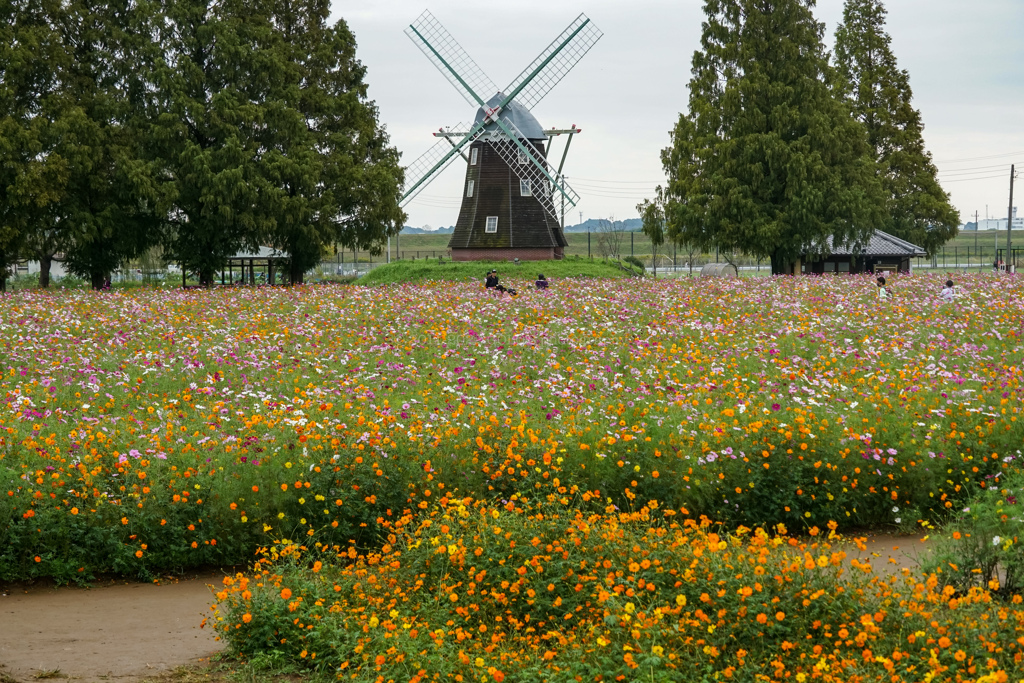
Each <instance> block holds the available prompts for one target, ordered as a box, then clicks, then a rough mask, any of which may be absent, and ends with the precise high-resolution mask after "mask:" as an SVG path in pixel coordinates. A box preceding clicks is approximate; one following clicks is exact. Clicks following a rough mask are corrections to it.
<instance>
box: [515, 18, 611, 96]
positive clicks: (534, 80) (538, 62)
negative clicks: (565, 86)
mask: <svg viewBox="0 0 1024 683" xmlns="http://www.w3.org/2000/svg"><path fill="white" fill-rule="evenodd" d="M602 35H604V34H602V33H601V29H599V28H597V26H595V25H594V23H593V22H592V21H590V19H589V18H587V16H586V15H585V14H581V15H579V16H578V17H576V20H575V21H573V22H572V23H571V24H569V26H568V27H567V28H566V29H565V30H564V31H562V33H561V34H560V35H559V36H558V37H557V38H555V39H554V40H553V41H551V44H550V45H548V46H547V47H546V48H545V49H544V51H543V52H541V53H540V54H539V55H538V56H537V58H536V59H534V60H533V62H531V63H530V65H529V66H528V67H526V68H525V69H523V72H522V73H521V74H519V75H518V76H516V78H515V79H514V80H513V81H512V82H511V83H510V84H509V86H508V87H507V88H505V92H506V93H508V98H507V99H509V100H511V99H515V101H516V102H518V103H519V104H521V105H523V106H524V107H526V108H527V109H533V108H534V107H535V106H536V105H537V103H538V102H540V101H541V100H542V99H544V96H545V95H547V94H548V93H549V92H551V89H552V88H554V87H555V86H556V85H558V82H559V81H561V80H562V78H564V77H565V75H566V74H567V73H569V72H570V71H572V68H573V67H574V66H576V64H577V63H579V61H580V60H581V59H583V56H584V55H585V54H587V52H589V51H590V48H592V47H593V46H594V44H595V43H596V42H597V41H598V40H600V39H601V36H602Z"/></svg>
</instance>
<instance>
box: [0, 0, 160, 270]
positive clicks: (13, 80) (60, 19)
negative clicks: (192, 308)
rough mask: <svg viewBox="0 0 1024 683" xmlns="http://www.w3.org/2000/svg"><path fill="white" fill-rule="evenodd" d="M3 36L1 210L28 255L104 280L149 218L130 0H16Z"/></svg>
mask: <svg viewBox="0 0 1024 683" xmlns="http://www.w3.org/2000/svg"><path fill="white" fill-rule="evenodd" d="M11 11H12V12H13V16H12V20H11V27H10V29H9V31H11V33H12V40H11V41H6V40H5V41H4V46H5V47H4V48H3V50H4V54H5V56H4V57H3V58H0V62H2V63H4V65H5V66H4V67H3V68H4V70H5V73H4V79H3V80H4V91H5V93H6V94H5V95H4V96H0V100H3V102H4V104H0V107H2V108H3V110H4V111H5V113H6V115H4V116H3V123H2V124H0V125H2V126H3V128H4V135H3V138H4V140H5V142H6V144H5V145H4V150H3V152H0V154H2V155H3V156H4V157H5V160H4V163H3V164H2V165H3V166H4V168H5V170H6V173H7V174H8V175H9V176H10V179H9V182H5V183H4V184H3V186H4V188H5V192H6V195H7V196H6V197H4V198H3V202H0V205H2V209H0V210H2V211H3V213H4V214H5V221H4V222H5V223H6V224H7V225H8V226H12V225H15V226H18V230H19V247H20V249H21V253H22V255H24V256H27V257H30V258H34V259H38V260H39V261H40V264H41V266H42V268H41V272H40V285H41V286H43V287H45V286H47V285H48V281H49V264H50V261H51V259H52V257H53V256H54V254H55V253H56V252H58V251H64V252H65V253H66V266H67V268H68V270H70V271H71V272H74V273H76V274H78V275H81V276H83V277H87V278H89V279H90V280H91V282H92V284H93V286H94V287H100V286H102V284H103V282H104V281H105V280H106V278H107V276H108V274H109V273H110V272H111V270H113V269H114V268H116V267H117V266H118V265H119V264H120V263H121V262H122V261H123V260H125V259H127V258H131V257H132V256H134V255H135V254H137V253H138V252H139V251H140V250H141V249H142V248H144V247H145V245H146V242H147V238H148V236H149V235H150V227H151V226H152V224H153V214H152V211H151V209H152V205H151V202H147V197H146V194H147V188H148V187H149V186H150V185H151V184H150V183H149V182H148V177H147V173H146V165H145V163H144V162H142V161H141V160H140V158H139V151H140V150H139V145H138V135H137V133H138V128H137V126H135V125H134V124H135V123H136V122H137V116H135V114H134V113H133V112H134V111H135V110H134V109H133V104H132V97H133V96H136V97H137V95H138V94H139V93H140V92H141V90H142V88H141V83H140V80H139V77H138V69H137V68H136V66H137V65H136V63H135V61H134V55H135V52H136V50H135V47H136V46H135V45H134V44H132V42H131V40H130V36H131V35H132V33H133V31H134V28H133V23H134V22H135V21H136V20H137V18H138V14H139V9H138V7H137V6H136V5H135V4H134V3H133V2H130V1H129V0H122V1H121V2H100V1H98V0H72V1H69V2H47V1H45V0H19V2H17V3H16V4H15V5H14V6H13V7H12V8H11Z"/></svg>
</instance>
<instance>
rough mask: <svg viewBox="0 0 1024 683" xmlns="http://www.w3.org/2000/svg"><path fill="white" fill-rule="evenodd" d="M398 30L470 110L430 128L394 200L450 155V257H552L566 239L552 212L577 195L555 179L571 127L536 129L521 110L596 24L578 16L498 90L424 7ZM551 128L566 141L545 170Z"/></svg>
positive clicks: (561, 70) (581, 50) (546, 87)
mask: <svg viewBox="0 0 1024 683" xmlns="http://www.w3.org/2000/svg"><path fill="white" fill-rule="evenodd" d="M405 33H406V35H407V36H409V38H410V39H412V41H413V42H414V43H415V44H416V46H417V47H418V48H419V49H420V50H421V51H422V52H423V54H424V55H426V57H427V59H429V60H430V62H431V63H432V64H433V65H434V66H436V67H437V69H438V70H439V71H440V72H441V73H442V74H443V75H444V77H445V78H447V79H448V81H449V82H450V83H451V84H452V85H453V86H454V87H455V89H456V90H458V91H459V94H461V95H462V96H463V97H464V98H465V99H466V101H467V102H469V103H470V104H471V105H473V106H474V107H477V108H478V109H477V112H476V117H475V118H474V120H473V123H472V124H469V125H466V124H463V125H459V126H454V127H451V128H442V129H440V130H439V131H438V132H437V133H434V136H435V137H438V138H440V139H439V140H438V141H437V142H436V143H435V144H434V146H433V147H431V148H430V149H429V150H427V152H426V153H425V154H423V155H422V156H421V157H419V158H418V159H416V160H415V161H413V162H412V163H411V164H410V165H409V166H408V168H407V169H406V182H407V185H406V187H407V188H408V189H407V190H406V191H405V194H404V195H403V197H402V204H403V205H404V204H405V203H407V202H409V201H410V200H411V199H413V198H414V197H415V196H416V195H417V194H418V193H419V192H420V191H421V190H422V189H423V188H424V187H426V185H427V184H428V183H430V182H431V181H432V180H433V179H434V178H436V177H437V176H438V175H439V174H440V173H441V172H442V171H443V170H444V169H446V168H447V167H448V166H449V165H450V164H451V163H452V162H453V161H455V159H456V157H459V158H461V159H463V160H464V161H466V179H465V182H464V183H463V192H462V207H461V209H460V210H459V218H458V221H457V222H456V224H455V231H454V233H453V234H452V238H451V241H450V242H449V243H448V247H449V249H450V250H451V253H452V258H453V259H454V260H456V261H470V260H484V259H486V260H506V259H511V258H519V259H522V260H539V259H551V258H561V257H562V255H563V249H564V247H565V246H566V244H567V243H566V241H565V235H564V234H563V233H562V223H561V222H560V221H559V220H558V209H559V208H561V210H562V216H563V217H564V215H565V205H566V204H568V205H569V207H570V208H571V207H573V206H576V202H577V201H579V195H577V194H576V192H574V191H573V189H572V188H571V187H569V185H568V183H566V182H565V179H564V178H563V177H562V166H563V165H564V164H565V157H566V154H567V153H568V151H569V144H570V143H571V142H572V136H573V135H575V134H576V133H579V132H581V131H580V129H579V128H577V127H576V125H575V124H573V126H572V127H571V128H568V129H549V130H547V131H545V130H544V129H543V128H542V127H541V125H540V123H538V122H537V119H536V118H534V116H533V114H531V113H530V110H531V109H533V107H534V106H535V105H536V104H537V103H538V102H540V101H541V100H542V99H543V98H544V96H545V95H547V94H548V93H549V92H550V91H551V89H552V88H554V87H555V85H557V84H558V82H559V81H561V80H562V78H563V77H564V76H565V75H566V74H567V73H569V71H570V70H572V68H573V67H574V66H576V64H577V63H578V62H579V61H580V60H581V59H582V58H583V56H584V55H585V54H586V53H587V52H588V51H589V50H590V48H591V47H593V46H594V44H595V43H596V42H597V41H598V40H599V39H600V38H601V35H602V34H601V31H600V30H599V29H598V28H597V27H596V26H594V24H593V23H592V22H591V21H590V19H588V18H587V17H586V16H585V15H583V14H581V15H579V16H578V17H576V19H575V20H574V21H573V22H572V23H571V24H569V26H568V27H567V28H566V29H565V30H564V31H562V33H561V34H560V35H559V36H558V37H557V38H555V40H554V41H552V43H551V44H550V45H548V46H547V48H545V49H544V50H543V51H542V52H541V53H540V55H538V56H537V58H536V59H534V60H533V62H531V63H530V65H529V66H527V67H526V68H525V69H523V71H522V73H520V74H519V75H518V76H516V78H515V79H513V81H512V82H511V83H510V84H509V85H508V87H506V88H505V89H504V90H500V91H499V90H497V88H496V87H495V85H494V83H493V82H492V81H491V79H490V78H488V77H487V75H486V74H484V72H483V70H481V69H480V67H479V66H477V64H476V62H474V61H473V59H472V58H471V57H470V56H469V55H468V54H467V53H466V51H465V50H464V49H463V48H462V46H461V45H459V43H458V42H457V41H456V40H455V39H454V38H453V37H452V36H451V34H449V33H448V31H447V30H446V29H445V28H444V27H443V26H442V25H441V23H440V22H438V21H437V19H435V18H434V17H433V16H432V15H431V14H430V12H424V13H423V14H421V15H420V16H419V17H418V18H417V19H416V20H415V21H414V22H413V23H412V24H410V25H409V27H408V28H407V29H406V31H405ZM492 93H494V94H492ZM485 98H487V99H485ZM560 135H568V138H567V142H566V145H565V149H564V150H563V153H562V160H561V162H560V163H559V165H558V168H557V169H555V168H554V167H553V166H552V165H551V164H549V163H548V159H547V154H548V152H550V149H551V140H552V138H553V137H555V136H560Z"/></svg>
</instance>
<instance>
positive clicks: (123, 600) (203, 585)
mask: <svg viewBox="0 0 1024 683" xmlns="http://www.w3.org/2000/svg"><path fill="white" fill-rule="evenodd" d="M221 576H223V575H222V574H209V575H205V576H201V577H197V578H191V579H187V580H170V581H163V582H161V583H160V584H159V585H157V584H145V583H125V582H123V581H121V582H117V583H107V584H102V585H98V586H96V587H93V588H88V589H83V588H67V587H65V588H32V587H29V588H7V589H5V591H4V592H3V593H2V594H0V683H10V681H18V682H19V683H20V682H21V681H30V680H38V679H42V678H70V679H74V680H78V681H82V682H83V683H91V682H93V681H115V682H117V683H135V682H136V681H140V680H143V679H146V678H152V677H155V676H157V675H158V674H161V673H164V672H168V671H172V670H174V669H176V668H178V667H181V666H189V665H196V664H199V663H200V660H203V659H208V658H209V657H210V656H211V655H212V654H214V653H216V652H218V651H219V650H220V649H221V644H220V643H219V642H218V641H216V640H214V636H215V634H214V633H213V630H212V629H210V628H204V629H200V627H199V625H200V623H201V622H202V620H203V617H204V616H209V615H210V614H211V612H210V609H209V608H210V605H212V604H213V603H214V601H215V598H214V596H213V594H212V593H211V592H210V589H209V588H208V587H207V585H208V584H214V585H219V584H220V578H221ZM4 676H6V679H4Z"/></svg>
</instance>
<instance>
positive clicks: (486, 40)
mask: <svg viewBox="0 0 1024 683" xmlns="http://www.w3.org/2000/svg"><path fill="white" fill-rule="evenodd" d="M428 2H429V4H427V3H428ZM702 7H703V2H701V1H700V0H675V1H672V0H581V1H578V2H551V1H541V0H517V2H514V3H503V2H497V3H488V2H479V0H477V1H474V2H470V1H468V0H388V1H386V2H385V1H380V0H373V1H368V0H333V12H334V18H344V19H345V20H346V21H347V22H348V23H349V26H350V27H351V29H352V30H353V32H354V33H355V36H356V40H357V41H358V44H359V48H358V56H359V59H360V60H361V61H362V62H363V64H365V65H366V67H367V69H368V74H367V81H368V83H369V92H370V97H371V98H372V99H373V100H374V101H375V102H376V103H377V106H378V107H379V109H380V118H381V122H382V123H383V124H384V125H385V126H387V129H388V132H389V134H390V136H391V141H392V143H393V144H394V145H395V146H396V147H397V148H398V149H399V150H400V151H401V152H402V160H403V163H410V162H412V161H413V160H414V159H416V158H417V157H418V156H419V155H420V154H422V153H423V152H424V151H426V150H427V149H428V148H429V147H430V146H431V145H432V144H433V143H434V141H435V138H433V137H432V136H431V133H432V132H433V131H436V130H437V129H438V128H439V127H440V126H452V125H455V124H457V123H459V122H466V121H469V120H471V119H472V117H473V115H474V114H475V111H474V109H473V108H472V107H471V106H469V105H468V104H467V103H466V101H465V100H464V99H462V97H461V96H460V95H459V94H458V93H457V92H456V91H455V89H454V88H453V87H452V86H451V85H450V84H449V83H448V82H447V81H446V80H445V79H444V78H443V77H442V76H441V74H440V73H438V71H437V70H436V69H435V68H434V66H433V65H432V64H431V63H430V62H428V61H427V59H426V58H425V57H424V56H423V54H422V53H420V51H419V50H418V49H417V48H416V47H415V46H414V45H413V44H412V42H411V41H410V40H409V39H408V38H407V37H406V36H405V34H404V33H403V30H404V29H405V27H406V26H407V25H408V24H409V23H411V22H412V21H413V20H414V19H415V18H416V17H417V16H419V14H420V13H421V12H422V11H423V10H424V9H429V10H430V12H431V13H432V14H433V15H434V17H436V18H437V19H438V20H439V21H440V22H441V23H442V24H444V26H445V27H446V28H447V29H448V31H450V32H451V34H452V35H453V36H454V37H455V38H456V39H457V40H458V41H459V42H460V43H461V44H462V46H463V47H464V48H465V49H466V51H467V52H468V53H469V54H470V56H471V57H473V59H474V60H475V61H476V62H477V64H478V65H479V66H480V67H481V68H482V69H483V70H484V72H486V73H487V75H488V76H490V78H491V80H493V81H494V82H495V83H496V84H498V85H499V86H500V87H504V86H505V85H506V84H508V83H509V82H510V81H511V80H512V79H513V78H514V77H515V76H516V75H518V74H519V72H520V71H521V70H522V69H523V68H524V67H525V66H526V65H527V64H529V63H530V62H531V61H532V60H533V58H534V57H535V56H537V54H538V53H539V52H540V51H541V50H542V49H544V48H545V47H546V46H547V45H548V43H550V42H551V41H552V40H553V39H554V38H555V36H557V35H558V34H559V33H560V32H561V31H562V29H563V28H565V27H566V26H567V25H568V24H569V23H570V22H571V21H572V20H573V19H574V18H575V17H576V15H577V14H579V13H580V12H584V13H586V15H587V16H588V17H590V19H591V20H592V21H593V22H594V23H595V24H596V25H597V26H598V27H599V28H600V29H601V30H602V31H603V32H604V37H603V38H602V39H601V40H600V41H599V42H598V43H597V45H596V46H595V47H594V48H593V49H592V50H591V51H590V53H589V54H587V55H586V57H584V58H583V60H582V61H581V62H580V63H579V64H578V65H577V66H576V68H575V69H573V71H572V72H570V73H569V75H568V76H566V77H565V79H564V80H563V81H562V82H561V83H560V84H559V85H558V86H556V87H555V88H554V90H552V91H551V93H550V94H549V95H548V96H547V97H546V98H545V99H544V100H543V101H542V102H540V104H538V105H537V106H536V107H535V108H534V110H533V114H534V115H535V116H536V117H537V119H538V120H539V121H540V123H541V125H542V126H544V127H545V128H551V127H552V126H556V127H559V128H567V127H569V126H570V125H571V124H576V125H577V126H578V127H580V128H582V129H583V133H582V134H580V135H579V136H576V137H575V139H574V140H573V143H572V146H571V148H570V151H569V158H568V160H567V161H566V165H565V170H564V173H565V175H566V176H567V177H568V179H569V184H570V185H572V186H573V188H575V189H576V191H577V192H579V194H580V196H581V201H580V203H579V205H578V206H577V207H576V209H575V210H574V211H573V212H572V213H568V212H567V215H566V223H567V224H573V223H577V222H579V217H580V212H582V216H583V218H584V219H586V218H608V217H611V216H614V217H615V218H616V219H623V218H633V217H636V209H635V206H636V204H637V202H639V201H640V200H642V199H643V198H645V197H649V196H651V193H652V190H653V188H654V187H655V186H656V185H657V184H659V183H662V182H663V181H664V173H663V171H662V168H661V162H660V158H659V152H660V150H661V149H662V148H664V147H665V146H666V145H667V144H668V142H669V138H668V131H669V130H670V129H671V128H672V126H673V125H674V123H675V121H676V119H677V118H678V116H679V112H681V111H684V110H685V108H686V103H687V98H688V93H687V88H686V86H687V83H688V82H689V78H690V62H691V57H692V55H693V51H694V50H695V49H696V48H697V47H698V45H699V41H700V31H701V21H702V20H703V12H702ZM842 7H843V0H819V2H818V7H817V10H816V13H817V17H818V19H819V21H823V22H825V23H826V26H827V33H826V41H827V45H828V47H829V49H831V48H832V45H833V43H834V36H835V28H836V25H837V24H838V23H839V21H840V20H841V18H842ZM887 8H888V10H889V18H888V31H889V34H890V35H891V36H892V47H893V50H894V52H895V54H896V57H897V59H898V61H899V64H900V67H901V68H904V69H906V70H907V71H909V73H910V84H911V87H912V89H913V91H914V100H913V102H914V105H915V106H916V107H917V108H918V109H919V110H920V111H921V113H922V116H923V118H924V122H925V131H924V136H925V144H926V146H927V148H928V150H929V151H930V152H931V153H932V155H933V158H934V160H935V162H936V165H937V166H938V169H939V173H940V175H939V178H940V181H941V182H942V185H943V187H944V188H945V189H946V191H947V192H949V193H950V195H951V197H952V202H953V206H954V207H956V208H957V209H959V210H960V213H961V221H962V222H965V221H967V220H973V216H974V212H975V211H978V212H980V214H981V217H982V218H984V217H985V212H986V206H987V207H988V215H989V216H992V217H995V216H1005V215H1006V211H1007V203H1008V199H1009V197H1008V194H1009V172H1010V164H1011V163H1016V164H1017V167H1018V169H1020V168H1021V167H1024V0H972V1H971V2H967V1H966V0H892V1H891V2H889V3H887ZM485 98H486V96H485ZM563 140H564V138H563ZM561 144H563V143H562V142H557V141H556V143H555V145H554V152H555V153H556V154H559V155H560V154H561V147H560V145H561ZM1021 176H1022V177H1024V174H1021ZM464 177H465V163H464V162H457V163H455V164H452V166H450V167H449V168H448V169H447V170H446V171H445V172H444V173H443V174H442V175H440V176H439V177H438V178H436V179H435V180H434V181H433V182H432V183H431V184H430V186H429V187H427V188H426V189H425V190H424V191H423V192H422V193H421V194H420V195H419V196H418V197H417V198H416V199H415V200H413V201H412V202H410V203H409V204H408V205H407V206H406V211H407V212H408V214H409V220H408V224H409V225H412V226H417V227H419V226H423V225H431V226H433V227H439V226H447V225H453V224H454V223H455V220H456V218H457V216H458V210H459V204H460V194H461V187H462V182H463V179H464ZM1016 195H1017V197H1019V200H1018V201H1015V204H1017V205H1019V206H1021V207H1024V183H1018V185H1017V192H1016Z"/></svg>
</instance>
